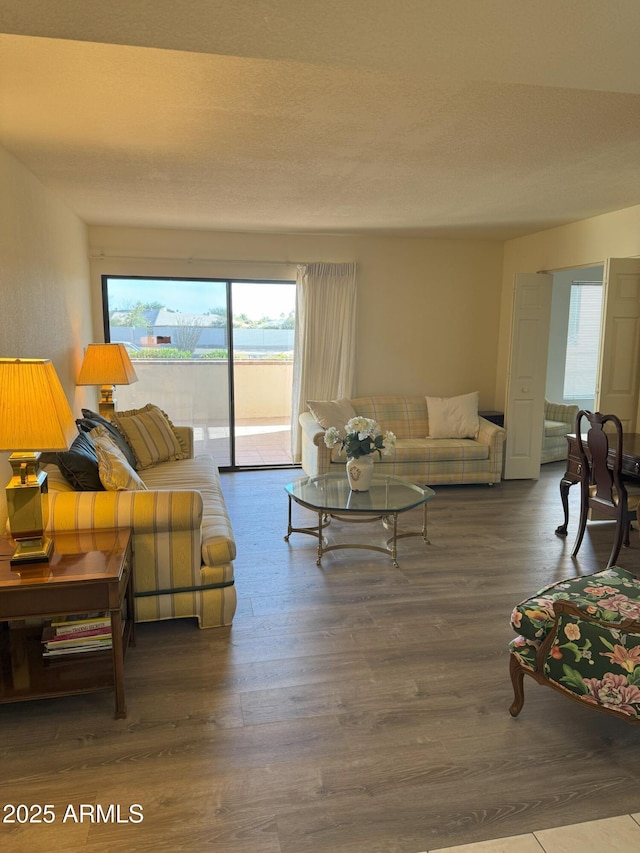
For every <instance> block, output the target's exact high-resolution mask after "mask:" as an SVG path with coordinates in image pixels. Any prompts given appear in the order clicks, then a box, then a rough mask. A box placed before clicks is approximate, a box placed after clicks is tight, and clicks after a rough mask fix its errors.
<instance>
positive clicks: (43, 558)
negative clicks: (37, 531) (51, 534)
mask: <svg viewBox="0 0 640 853" xmlns="http://www.w3.org/2000/svg"><path fill="white" fill-rule="evenodd" d="M52 553H53V542H52V540H51V539H48V538H47V537H46V536H42V537H40V538H39V539H21V540H20V541H19V542H16V550H15V551H14V552H13V556H12V557H11V559H10V560H9V562H10V564H11V565H12V566H23V565H24V564H25V563H48V562H49V558H50V557H51V554H52Z"/></svg>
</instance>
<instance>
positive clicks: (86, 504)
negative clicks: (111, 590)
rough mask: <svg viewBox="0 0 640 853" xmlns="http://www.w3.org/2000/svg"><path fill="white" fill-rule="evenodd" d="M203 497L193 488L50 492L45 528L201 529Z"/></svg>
mask: <svg viewBox="0 0 640 853" xmlns="http://www.w3.org/2000/svg"><path fill="white" fill-rule="evenodd" d="M201 524H202V496H201V494H200V492H195V491H142V490H140V491H133V492H129V491H120V492H106V491H105V492H58V493H56V492H53V493H50V494H49V520H48V523H47V530H49V531H50V532H52V533H55V532H56V531H64V530H90V529H97V530H103V529H107V528H112V527H129V528H131V529H132V530H133V533H134V535H135V534H137V533H154V532H157V531H165V530H171V531H175V530H193V531H198V532H199V531H200V527H201Z"/></svg>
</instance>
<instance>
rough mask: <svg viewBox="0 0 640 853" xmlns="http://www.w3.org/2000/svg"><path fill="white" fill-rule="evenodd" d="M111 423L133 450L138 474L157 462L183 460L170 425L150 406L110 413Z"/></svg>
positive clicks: (166, 418) (181, 450)
mask: <svg viewBox="0 0 640 853" xmlns="http://www.w3.org/2000/svg"><path fill="white" fill-rule="evenodd" d="M112 420H113V422H114V423H115V425H116V426H117V427H118V429H119V430H120V431H121V432H122V433H123V435H124V436H125V438H126V439H127V442H128V443H129V446H130V447H131V449H132V450H133V452H134V454H135V457H136V461H137V464H136V468H137V469H138V471H140V470H141V469H143V468H150V467H151V466H152V465H156V464H157V463H158V462H167V461H169V460H170V459H186V458H187V453H186V450H185V448H184V447H183V446H182V442H181V441H180V437H179V436H178V434H177V432H176V430H175V429H174V426H173V424H172V423H171V421H170V420H169V418H168V417H167V415H166V414H165V413H164V412H163V411H162V409H159V408H158V407H157V406H154V405H153V403H147V405H146V406H144V407H143V408H142V409H130V410H129V411H127V412H114V414H113V415H112Z"/></svg>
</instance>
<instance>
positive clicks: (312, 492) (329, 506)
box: [284, 471, 435, 568]
mask: <svg viewBox="0 0 640 853" xmlns="http://www.w3.org/2000/svg"><path fill="white" fill-rule="evenodd" d="M285 491H286V492H287V494H288V496H289V524H288V528H287V535H286V536H285V537H284V541H285V542H288V541H289V537H290V536H291V534H292V533H308V534H310V535H311V536H315V537H316V538H317V540H318V559H317V560H316V565H318V566H319V565H320V563H321V560H322V556H323V554H326V553H327V552H328V551H336V550H337V549H339V548H364V549H366V550H368V551H381V552H382V553H383V554H389V556H390V557H391V559H392V560H393V565H394V566H395V567H396V568H398V560H397V543H398V539H402V538H404V537H405V536H422V538H423V539H424V541H425V543H426V544H427V545H428V544H429V540H428V539H427V503H428V501H429V500H430V499H431V498H432V497H433V496H434V494H435V492H434V491H433V490H432V489H430V488H429V487H428V486H418V485H416V484H415V483H411V482H409V481H408V480H403V479H402V478H401V477H393V476H391V475H389V474H374V475H373V480H372V481H371V486H370V488H369V491H368V492H352V491H351V489H350V488H349V482H348V480H347V475H346V473H345V472H344V471H343V472H342V473H331V474H321V475H320V476H318V477H305V478H303V479H301V480H295V481H294V482H293V483H288V484H287V485H286V486H285ZM292 501H295V502H296V503H297V504H300V506H304V507H306V508H307V509H310V510H313V511H314V512H317V513H318V525H317V527H293V526H292V524H291V506H292ZM419 506H421V507H422V508H423V514H422V529H421V530H412V531H407V532H403V533H398V516H399V515H400V513H401V512H407V510H410V509H415V508H416V507H419ZM332 518H335V519H337V520H339V521H346V522H354V523H358V522H360V523H362V522H368V521H377V520H382V523H383V524H384V526H385V527H386V528H387V530H390V531H391V536H389V538H388V539H387V542H386V547H382V546H381V545H364V544H355V543H351V542H345V543H340V544H335V545H327V544H326V540H325V538H324V536H323V531H324V530H325V529H326V527H327V526H328V525H329V524H330V522H331V519H332Z"/></svg>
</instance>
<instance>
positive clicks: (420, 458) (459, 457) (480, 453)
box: [300, 396, 505, 486]
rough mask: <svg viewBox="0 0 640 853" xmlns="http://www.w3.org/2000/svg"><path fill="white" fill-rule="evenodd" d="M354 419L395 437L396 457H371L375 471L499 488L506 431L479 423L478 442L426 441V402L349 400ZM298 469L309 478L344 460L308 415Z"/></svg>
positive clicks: (422, 480) (303, 418) (426, 482)
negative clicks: (371, 423)
mask: <svg viewBox="0 0 640 853" xmlns="http://www.w3.org/2000/svg"><path fill="white" fill-rule="evenodd" d="M351 405H352V406H353V408H354V409H355V411H356V414H358V415H361V416H362V417H366V418H373V419H374V420H376V421H377V422H378V423H379V424H380V426H381V428H382V429H383V430H391V432H393V433H395V435H396V438H397V442H396V449H395V453H393V454H392V455H391V456H383V457H382V459H379V458H378V455H377V454H374V459H375V466H376V468H375V470H376V471H377V472H384V473H388V474H393V475H395V476H396V477H403V478H405V479H407V480H412V481H414V482H416V483H421V484H424V485H429V486H431V485H444V484H460V483H489V484H493V483H499V482H500V479H501V477H502V446H503V443H504V437H505V430H504V429H503V428H502V427H499V426H497V425H496V424H493V423H491V422H489V421H487V420H485V419H484V418H480V431H479V433H478V437H477V438H476V439H467V438H465V439H449V438H430V437H429V419H428V416H427V401H426V397H399V396H379V397H378V396H376V397H356V398H354V399H352V400H351ZM300 426H301V427H302V468H303V469H304V471H305V473H306V474H307V475H308V476H309V477H315V476H317V475H318V474H325V473H327V472H328V471H331V470H337V466H339V465H342V466H344V465H345V463H346V458H345V456H344V454H342V455H340V454H339V451H338V448H337V447H334V448H332V449H329V448H327V447H326V446H325V443H324V429H323V428H322V427H321V426H320V424H318V423H317V422H316V421H315V420H314V418H313V415H312V414H311V413H310V412H303V413H302V414H301V415H300Z"/></svg>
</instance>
